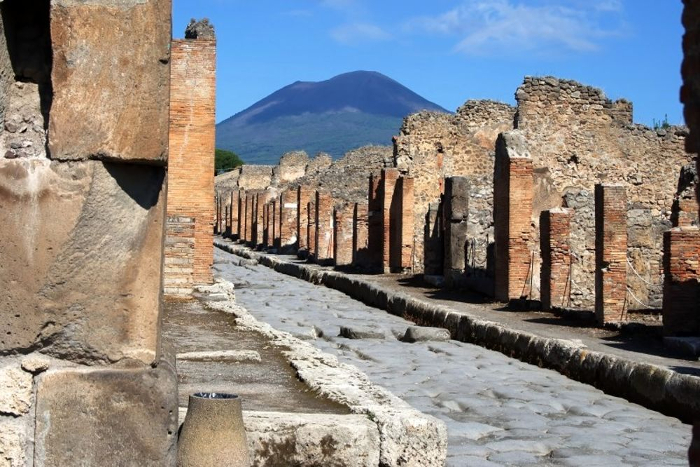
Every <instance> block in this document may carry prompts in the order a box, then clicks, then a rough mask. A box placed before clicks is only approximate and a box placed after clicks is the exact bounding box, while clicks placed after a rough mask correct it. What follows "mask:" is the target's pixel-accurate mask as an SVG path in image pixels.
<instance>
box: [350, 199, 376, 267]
mask: <svg viewBox="0 0 700 467" xmlns="http://www.w3.org/2000/svg"><path fill="white" fill-rule="evenodd" d="M367 211H368V203H366V202H365V203H356V204H355V209H354V212H353V219H352V264H353V265H354V266H357V267H360V268H368V267H371V266H372V261H371V259H370V256H369V237H368V235H369V229H368V225H367V221H368V220H367Z"/></svg>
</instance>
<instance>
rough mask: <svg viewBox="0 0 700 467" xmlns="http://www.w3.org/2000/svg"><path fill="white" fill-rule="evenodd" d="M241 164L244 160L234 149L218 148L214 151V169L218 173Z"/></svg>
mask: <svg viewBox="0 0 700 467" xmlns="http://www.w3.org/2000/svg"><path fill="white" fill-rule="evenodd" d="M241 165H243V161H242V160H241V158H240V157H238V155H237V154H236V153H235V152H233V151H228V150H226V149H218V148H217V149H216V151H215V152H214V171H215V173H217V174H218V173H223V172H227V171H229V170H231V169H233V168H236V167H238V166H241Z"/></svg>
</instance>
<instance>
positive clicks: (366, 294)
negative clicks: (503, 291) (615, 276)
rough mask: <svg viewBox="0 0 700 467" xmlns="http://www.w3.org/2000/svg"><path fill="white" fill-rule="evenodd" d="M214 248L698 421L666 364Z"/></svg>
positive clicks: (686, 382)
mask: <svg viewBox="0 0 700 467" xmlns="http://www.w3.org/2000/svg"><path fill="white" fill-rule="evenodd" d="M214 244H215V246H217V247H218V248H220V249H222V250H224V251H228V252H229V253H233V254H235V255H237V256H242V257H244V258H249V259H255V260H256V261H258V262H259V263H260V264H262V265H264V266H267V267H269V268H272V269H274V270H275V271H277V272H280V273H283V274H287V275H290V276H294V277H297V278H299V279H303V280H306V281H308V282H311V283H314V284H323V285H325V286H327V287H330V288H333V289H336V290H339V291H341V292H343V293H345V294H347V295H349V296H351V297H353V298H355V299H357V300H360V301H362V302H364V303H365V304H367V305H370V306H373V307H376V308H381V309H383V310H386V311H388V312H389V313H391V314H394V315H397V316H402V317H404V318H407V319H410V320H411V321H414V322H416V323H417V324H421V325H427V326H435V327H443V328H445V329H447V330H449V331H450V334H451V335H452V338H453V339H456V340H459V341H461V342H468V343H472V344H476V345H479V346H481V347H485V348H487V349H491V350H496V351H498V352H501V353H503V354H505V355H507V356H509V357H513V358H517V359H519V360H521V361H523V362H527V363H531V364H534V365H538V366H540V367H545V368H549V369H552V370H556V371H558V372H559V373H561V374H563V375H564V376H567V377H569V378H571V379H573V380H576V381H580V382H582V383H586V384H590V385H592V386H594V387H596V388H598V389H600V390H602V391H604V392H605V393H607V394H610V395H613V396H618V397H623V398H625V399H627V400H629V401H631V402H635V403H637V404H640V405H642V406H644V407H647V408H649V409H652V410H656V411H658V412H661V413H663V414H665V415H669V416H673V417H677V418H679V419H680V420H681V421H683V422H686V423H691V422H693V421H694V420H700V378H698V377H695V376H692V375H684V374H680V373H677V372H675V371H672V370H669V369H667V368H664V367H661V366H657V365H651V364H647V363H640V362H635V361H633V360H628V359H625V358H620V357H616V356H613V355H610V354H605V353H602V352H594V351H590V350H588V349H586V348H585V347H584V346H582V345H580V344H577V343H576V342H573V341H568V340H563V339H554V338H546V337H541V336H538V335H535V334H532V333H528V332H525V331H518V330H514V329H509V328H507V327H505V326H503V325H501V324H500V323H496V322H493V321H488V320H483V319H481V318H478V317H476V316H473V315H470V314H469V313H465V312H457V311H454V310H451V309H450V308H448V307H445V306H441V305H436V304H433V303H430V302H429V301H427V300H421V299H417V298H414V297H411V296H409V295H407V294H403V293H401V292H393V291H390V290H386V289H384V288H382V287H381V286H379V285H377V284H374V283H371V282H369V281H366V280H362V279H358V278H353V277H350V276H348V275H346V274H343V273H339V272H337V271H324V270H319V269H316V268H314V267H311V266H307V265H303V264H296V263H291V262H288V261H284V260H280V259H278V258H274V257H271V256H268V255H265V254H261V253H257V252H253V251H251V250H250V249H248V248H245V247H243V246H240V245H235V244H231V243H226V242H222V241H220V240H218V239H216V240H214Z"/></svg>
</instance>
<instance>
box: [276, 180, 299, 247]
mask: <svg viewBox="0 0 700 467" xmlns="http://www.w3.org/2000/svg"><path fill="white" fill-rule="evenodd" d="M297 206H298V205H297V193H296V192H295V191H292V190H285V191H283V192H282V195H281V197H280V246H281V248H283V249H288V250H289V249H292V248H295V246H296V244H297V237H298V235H297V217H298V209H297Z"/></svg>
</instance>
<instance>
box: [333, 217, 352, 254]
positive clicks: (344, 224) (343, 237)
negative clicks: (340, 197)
mask: <svg viewBox="0 0 700 467" xmlns="http://www.w3.org/2000/svg"><path fill="white" fill-rule="evenodd" d="M333 215H334V220H333V260H334V261H333V264H334V265H335V266H336V267H343V266H350V265H351V264H352V258H353V246H354V241H353V237H354V235H353V231H354V217H355V205H354V204H343V205H342V206H338V207H336V208H335V210H334V212H333Z"/></svg>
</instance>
